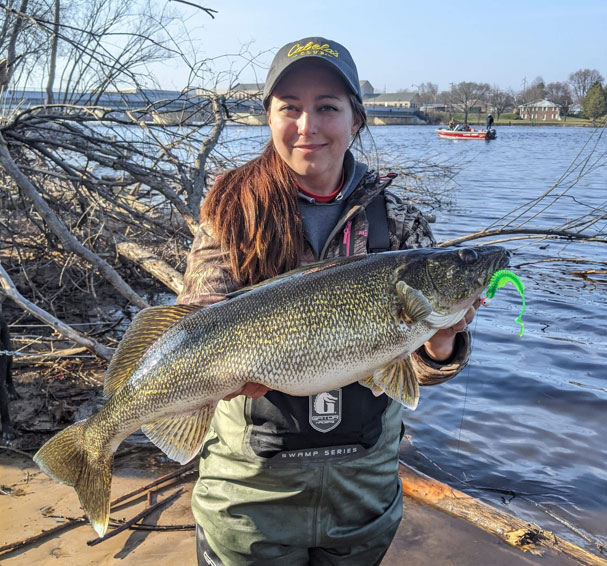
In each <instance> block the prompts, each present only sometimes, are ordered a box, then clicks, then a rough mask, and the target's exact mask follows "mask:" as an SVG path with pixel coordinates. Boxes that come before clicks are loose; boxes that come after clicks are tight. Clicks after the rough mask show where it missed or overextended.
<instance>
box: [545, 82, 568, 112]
mask: <svg viewBox="0 0 607 566" xmlns="http://www.w3.org/2000/svg"><path fill="white" fill-rule="evenodd" d="M546 98H547V99H548V100H550V101H551V102H554V103H555V104H558V105H559V106H560V107H561V113H562V114H563V116H567V114H569V108H570V107H571V105H572V104H573V98H572V97H571V88H570V87H569V83H562V82H555V83H548V84H547V85H546Z"/></svg>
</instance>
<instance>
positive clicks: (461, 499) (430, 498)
mask: <svg viewBox="0 0 607 566" xmlns="http://www.w3.org/2000/svg"><path fill="white" fill-rule="evenodd" d="M400 464H401V465H400V467H399V476H400V479H401V483H402V486H403V493H404V494H405V495H406V496H408V497H411V498H412V499H413V500H415V501H417V502H419V503H422V504H423V505H427V506H429V507H433V508H435V509H438V510H439V511H442V512H444V513H447V514H449V515H451V516H453V517H457V518H459V519H464V520H466V521H468V522H470V523H472V524H474V525H476V526H477V527H479V528H480V529H483V530H484V531H487V532H488V533H491V534H493V535H495V536H496V537H498V538H499V539H501V540H502V541H504V542H505V543H507V544H509V545H510V546H513V547H515V548H518V549H519V550H522V551H525V552H531V553H533V554H541V550H540V549H541V548H546V549H551V550H554V551H556V552H558V553H560V554H563V555H565V556H567V557H568V558H572V559H574V560H575V561H576V562H577V563H578V564H582V565H583V566H607V560H604V559H602V558H600V557H598V556H596V555H595V554H591V553H590V552H587V551H586V550H584V549H582V548H580V547H579V546H576V545H575V544H572V543H570V542H567V541H566V540H564V539H562V538H559V537H557V536H556V535H555V534H553V533H551V532H550V531H545V530H544V529H542V528H541V527H538V526H537V525H535V524H533V523H528V522H526V521H522V520H521V519H519V518H518V517H515V516H514V515H511V514H509V513H506V512H504V511H501V510H499V509H496V508H494V507H492V506H490V505H487V504H486V503H483V502H482V501H480V500H479V499H476V498H474V497H471V496H470V495H467V494H466V493H464V492H462V491H459V490H457V489H455V488H453V487H451V486H449V485H447V484H444V483H442V482H440V481H438V480H435V479H432V478H431V477H429V476H427V475H425V474H422V473H421V472H418V471H417V470H414V469H413V468H411V467H410V466H408V465H407V464H405V463H404V462H403V461H402V460H401V461H400Z"/></svg>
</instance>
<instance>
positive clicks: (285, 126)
mask: <svg viewBox="0 0 607 566" xmlns="http://www.w3.org/2000/svg"><path fill="white" fill-rule="evenodd" d="M268 124H269V126H270V130H271V132H272V142H273V143H274V147H275V148H276V151H277V152H278V154H279V155H280V157H281V158H282V159H283V160H284V161H285V163H286V164H287V165H288V166H289V167H290V168H291V169H292V170H293V171H294V173H295V176H296V178H297V182H298V183H299V184H300V185H301V186H302V187H303V188H305V189H308V190H309V191H311V192H314V193H317V194H330V193H332V192H333V191H334V190H335V189H336V188H337V186H338V184H339V181H340V179H341V172H342V167H343V162H344V154H345V152H346V150H347V149H348V146H349V145H350V140H351V137H352V135H354V134H355V133H356V132H357V130H358V128H359V127H360V119H355V117H354V112H353V110H352V105H351V103H350V98H349V96H348V93H347V92H346V87H345V86H344V84H343V83H342V81H341V79H340V78H339V76H338V75H337V74H336V73H335V72H333V71H331V69H330V67H327V66H326V65H324V64H323V63H321V62H317V61H306V62H302V63H298V64H297V65H295V66H294V68H293V70H291V71H290V72H289V73H288V74H286V75H285V76H284V77H283V78H282V79H281V80H280V81H279V82H278V84H277V85H276V88H275V89H274V92H273V93H272V97H271V98H270V107H269V109H268Z"/></svg>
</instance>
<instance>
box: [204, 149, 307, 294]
mask: <svg viewBox="0 0 607 566" xmlns="http://www.w3.org/2000/svg"><path fill="white" fill-rule="evenodd" d="M201 220H203V221H205V222H206V223H207V224H208V225H209V226H210V227H211V228H212V230H213V233H214V235H215V237H216V238H217V239H218V242H219V244H220V245H221V248H222V249H223V250H224V251H226V252H227V253H228V255H229V258H230V266H231V270H232V276H233V277H234V278H235V279H236V280H237V281H238V282H239V283H240V284H242V285H253V284H255V283H258V282H259V281H263V280H264V279H268V278H270V277H274V276H276V275H279V274H280V273H284V272H285V271H288V270H289V269H293V268H294V267H297V266H298V265H299V263H300V261H301V257H302V253H303V228H302V223H301V216H300V214H299V206H298V203H297V184H296V182H295V176H294V174H293V172H292V171H291V169H289V167H288V166H287V165H286V163H285V162H284V161H283V160H282V159H281V157H280V156H279V155H278V154H277V153H276V150H275V149H274V145H273V143H272V142H271V141H270V143H268V145H267V146H266V148H265V150H264V151H263V153H262V154H261V155H260V156H259V157H257V158H255V159H253V160H251V161H249V162H248V163H245V164H244V165H242V166H241V167H238V168H236V169H233V170H231V171H228V172H227V173H226V174H225V175H223V176H222V177H220V178H219V179H217V181H216V183H215V185H214V186H213V187H212V188H211V190H210V191H209V193H208V195H207V196H206V198H205V200H204V203H203V205H202V210H201Z"/></svg>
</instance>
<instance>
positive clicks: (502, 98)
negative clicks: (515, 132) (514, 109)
mask: <svg viewBox="0 0 607 566" xmlns="http://www.w3.org/2000/svg"><path fill="white" fill-rule="evenodd" d="M488 101H489V106H490V107H491V111H492V112H493V113H494V114H495V116H496V118H497V119H498V120H499V119H500V116H501V115H502V114H503V113H504V112H505V111H506V109H507V108H508V107H509V106H512V105H513V104H514V95H513V94H512V93H511V92H508V91H505V90H501V89H500V88H499V87H497V86H495V85H494V86H493V87H492V88H491V90H490V91H489V98H488Z"/></svg>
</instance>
